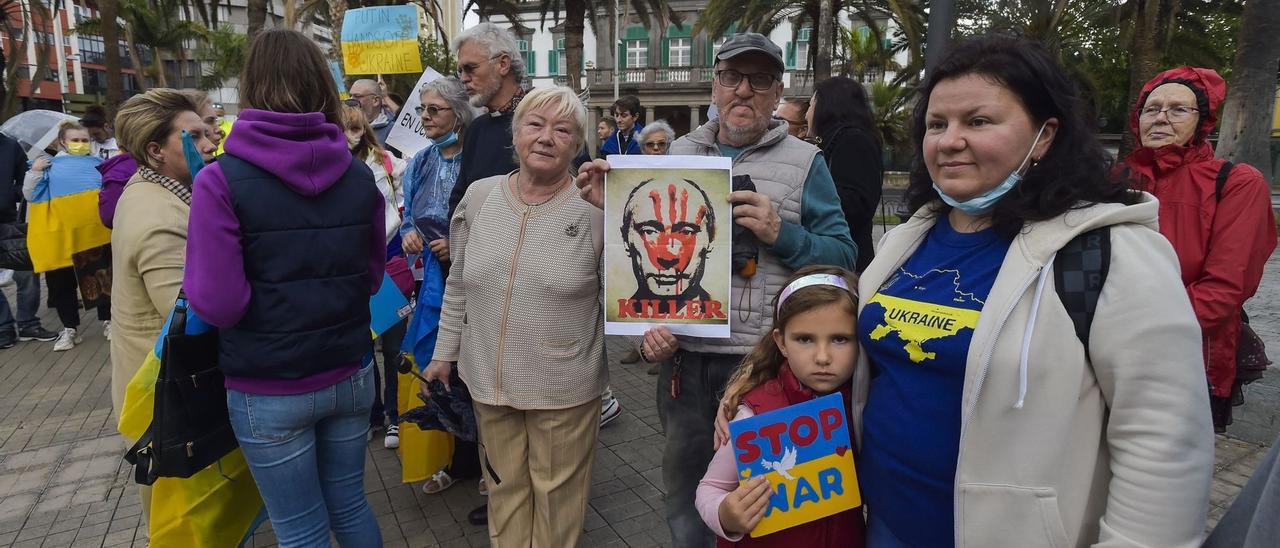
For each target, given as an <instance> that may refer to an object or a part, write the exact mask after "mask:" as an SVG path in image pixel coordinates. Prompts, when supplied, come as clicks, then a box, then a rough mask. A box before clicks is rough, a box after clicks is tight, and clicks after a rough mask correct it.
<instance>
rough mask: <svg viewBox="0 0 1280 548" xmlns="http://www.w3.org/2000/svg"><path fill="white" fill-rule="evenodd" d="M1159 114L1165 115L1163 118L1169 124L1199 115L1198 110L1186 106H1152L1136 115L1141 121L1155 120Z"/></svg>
mask: <svg viewBox="0 0 1280 548" xmlns="http://www.w3.org/2000/svg"><path fill="white" fill-rule="evenodd" d="M1161 112H1163V113H1164V114H1165V117H1166V118H1168V119H1169V121H1170V122H1183V121H1186V120H1187V119H1188V118H1191V115H1192V114H1197V113H1199V112H1200V109H1198V108H1195V107H1186V106H1174V107H1168V108H1160V107H1157V106H1154V105H1152V106H1149V107H1147V108H1144V109H1142V111H1141V112H1139V113H1138V117H1139V118H1142V119H1143V120H1155V119H1156V117H1157V116H1160V113H1161Z"/></svg>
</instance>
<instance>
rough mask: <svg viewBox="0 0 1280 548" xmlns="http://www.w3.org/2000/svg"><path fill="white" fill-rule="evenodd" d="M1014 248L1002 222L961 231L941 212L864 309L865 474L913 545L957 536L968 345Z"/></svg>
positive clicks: (897, 530) (883, 512)
mask: <svg viewBox="0 0 1280 548" xmlns="http://www.w3.org/2000/svg"><path fill="white" fill-rule="evenodd" d="M1008 251H1009V240H1006V239H1003V238H1001V237H999V236H998V235H997V234H996V233H995V231H994V230H992V229H986V230H982V231H979V232H972V233H959V232H956V231H955V230H954V229H953V228H952V227H951V224H950V222H949V220H948V219H947V218H946V217H942V218H940V219H939V220H938V222H937V223H936V224H935V225H934V227H933V228H932V229H931V230H930V232H929V235H928V236H927V237H926V238H925V239H924V241H923V242H921V243H920V246H919V247H918V248H916V250H915V251H914V252H913V253H912V254H911V256H910V257H908V258H907V260H906V261H905V262H904V263H903V264H902V266H900V267H899V268H898V270H897V271H896V272H895V273H894V274H893V275H892V276H891V277H890V278H889V280H888V281H886V282H885V283H884V284H882V285H881V286H880V288H879V290H878V291H877V292H876V294H875V295H874V296H872V297H871V298H870V299H868V300H867V305H866V306H864V307H863V308H862V312H861V314H860V315H859V317H858V342H859V343H860V344H861V345H862V348H863V351H864V352H865V353H866V355H867V358H868V360H869V361H870V362H871V370H872V377H871V386H870V389H869V391H868V394H867V404H866V407H865V408H864V409H863V414H862V423H863V435H862V453H861V454H860V455H859V460H858V483H859V486H860V487H861V489H862V493H863V500H864V501H866V503H867V505H868V506H869V507H871V508H878V512H879V516H880V519H882V520H883V521H884V523H885V525H886V526H887V527H888V528H889V530H890V531H892V532H893V534H894V536H896V537H898V538H899V539H900V540H902V542H903V543H904V544H905V545H908V546H950V545H951V544H952V543H954V523H953V515H954V509H953V504H952V503H953V497H954V494H955V487H954V485H955V465H956V459H957V456H958V454H959V447H960V405H961V399H962V396H963V393H964V379H965V370H966V369H967V366H968V357H969V349H970V348H969V347H970V345H971V343H972V342H973V334H974V331H975V329H976V328H977V326H978V319H979V317H980V316H981V315H982V309H983V306H984V305H985V303H986V300H987V296H988V294H990V293H991V287H992V285H994V284H995V280H996V277H997V276H998V275H999V273H1000V265H1001V263H1003V261H1004V257H1005V255H1006V254H1007V253H1008ZM921 516H929V519H923V520H922V519H921V518H920V517H921Z"/></svg>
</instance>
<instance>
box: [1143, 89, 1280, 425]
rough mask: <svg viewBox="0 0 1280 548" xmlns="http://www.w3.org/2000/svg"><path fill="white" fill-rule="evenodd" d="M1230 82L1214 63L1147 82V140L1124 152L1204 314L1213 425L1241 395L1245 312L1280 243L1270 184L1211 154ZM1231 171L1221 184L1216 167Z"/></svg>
mask: <svg viewBox="0 0 1280 548" xmlns="http://www.w3.org/2000/svg"><path fill="white" fill-rule="evenodd" d="M1226 92H1227V86H1226V82H1224V81H1223V80H1222V77H1221V76H1219V75H1218V73H1217V72H1214V71H1213V70H1212V69H1204V68H1194V67H1181V68H1176V69H1172V70H1168V71H1165V72H1163V73H1161V74H1159V75H1157V76H1156V77H1155V78H1153V79H1152V80H1151V81H1150V82H1147V83H1146V85H1144V86H1143V87H1142V94H1141V95H1139V97H1138V102H1137V104H1136V105H1135V107H1134V110H1133V114H1132V117H1131V119H1130V122H1131V125H1132V127H1133V128H1134V131H1135V132H1136V133H1137V137H1138V140H1139V142H1140V143H1141V144H1142V146H1141V147H1139V148H1138V149H1137V150H1134V151H1133V152H1132V153H1130V154H1129V156H1128V157H1126V158H1125V164H1126V165H1127V167H1128V168H1129V170H1130V172H1131V173H1130V176H1132V177H1133V178H1134V180H1135V184H1136V185H1137V186H1138V188H1141V189H1142V190H1145V191H1147V192H1150V193H1152V194H1154V195H1155V196H1156V198H1158V199H1159V200H1160V232H1161V233H1162V234H1164V235H1165V237H1166V238H1168V239H1169V242H1170V243H1172V244H1173V248H1174V250H1175V251H1176V252H1177V254H1178V262H1179V263H1180V264H1181V266H1182V283H1183V284H1184V285H1186V287H1187V295H1188V296H1189V297H1190V298H1191V305H1192V307H1193V308H1194V309H1195V312H1196V318H1197V319H1198V320H1199V321H1200V330H1201V333H1202V342H1203V345H1204V359H1205V370H1206V371H1207V372H1208V377H1209V390H1210V396H1211V397H1210V404H1211V407H1212V408H1213V424H1214V428H1215V430H1217V431H1218V432H1223V431H1225V430H1226V427H1227V425H1228V424H1231V407H1232V402H1233V400H1234V403H1235V404H1236V405H1239V404H1240V403H1243V397H1242V395H1241V392H1240V383H1239V382H1237V380H1236V350H1237V344H1238V341H1239V338H1240V329H1241V317H1240V311H1241V309H1242V308H1243V306H1244V302H1245V301H1246V300H1248V299H1249V297H1252V296H1253V294H1254V292H1255V291H1257V289H1258V283H1259V282H1260V281H1261V279H1262V268H1263V266H1264V265H1265V264H1266V262H1267V257H1269V256H1270V255H1271V252H1272V250H1274V249H1275V247H1276V221H1275V217H1274V216H1273V214H1272V211H1271V191H1270V187H1268V186H1267V182H1266V180H1265V179H1263V177H1262V174H1261V173H1260V172H1259V171H1258V170H1257V169H1255V168H1254V167H1253V166H1250V165H1247V164H1235V165H1230V164H1228V162H1226V161H1225V160H1220V159H1218V158H1214V156H1213V145H1212V144H1210V143H1209V141H1208V138H1207V137H1208V135H1209V132H1210V131H1211V130H1212V129H1213V126H1214V123H1215V122H1216V121H1217V115H1216V112H1217V110H1218V107H1219V106H1220V105H1221V104H1222V100H1223V98H1224V97H1225V96H1226ZM1224 169H1225V170H1229V171H1227V172H1226V173H1224V174H1223V176H1224V177H1225V180H1224V181H1223V183H1222V184H1221V186H1220V187H1219V183H1218V178H1219V173H1220V172H1222V171H1223V170H1224Z"/></svg>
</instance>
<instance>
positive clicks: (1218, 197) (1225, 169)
mask: <svg viewBox="0 0 1280 548" xmlns="http://www.w3.org/2000/svg"><path fill="white" fill-rule="evenodd" d="M1233 167H1235V164H1233V163H1231V162H1230V161H1227V162H1223V164H1222V167H1221V168H1219V169H1218V181H1217V183H1216V184H1215V185H1214V187H1213V199H1214V201H1217V202H1221V201H1222V187H1225V186H1227V177H1229V176H1231V168H1233Z"/></svg>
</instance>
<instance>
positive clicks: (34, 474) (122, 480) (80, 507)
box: [0, 286, 1275, 548]
mask: <svg viewBox="0 0 1280 548" xmlns="http://www.w3.org/2000/svg"><path fill="white" fill-rule="evenodd" d="M6 292H7V293H9V294H10V302H13V301H12V286H10V287H9V288H6ZM91 316H92V315H86V316H85V318H86V319H85V320H84V321H85V325H84V328H85V330H86V332H85V333H84V338H85V342H84V344H82V345H80V346H78V347H76V348H75V349H73V350H71V351H69V352H64V353H54V352H52V343H40V342H27V343H19V344H18V346H17V347H15V348H11V349H8V350H3V351H0V546H17V547H38V546H47V547H56V546H94V547H115V546H146V532H145V530H143V529H142V528H140V527H139V524H140V510H139V503H138V500H137V497H136V495H135V494H134V493H133V489H132V486H131V484H130V475H129V470H128V469H127V468H126V467H125V466H124V465H123V463H122V461H121V460H120V455H121V454H122V453H123V445H122V443H123V442H122V441H121V439H120V437H119V436H118V435H117V434H116V433H115V428H114V424H113V422H112V421H111V418H110V416H109V413H110V409H111V396H110V381H111V379H110V377H111V371H110V365H109V361H108V357H107V344H106V343H105V341H104V340H103V338H102V332H101V324H100V323H98V322H96V321H92V320H90V319H89V318H90V317H91ZM44 322H45V326H46V327H49V328H53V327H55V326H57V320H56V319H55V318H54V317H53V315H52V313H50V312H49V311H45V318H44ZM620 342H623V344H619V343H620ZM624 344H625V342H624V341H620V340H610V344H609V355H610V358H611V359H610V364H611V368H612V371H611V372H612V383H611V384H612V387H613V390H614V393H615V394H616V395H617V397H618V398H619V400H621V402H622V404H623V409H624V413H623V415H622V417H620V418H619V419H618V420H617V421H616V422H615V423H614V424H612V425H610V426H609V427H608V428H606V429H604V430H603V431H602V432H601V433H600V447H599V450H598V451H597V453H596V461H595V468H594V477H593V479H592V492H591V504H590V509H589V510H588V515H587V519H586V529H587V533H586V536H585V541H584V543H583V544H584V545H586V546H661V545H665V544H667V543H668V541H669V538H668V534H667V527H666V524H665V522H664V521H663V518H662V505H663V493H662V474H661V462H662V444H663V439H662V433H661V427H660V425H659V423H658V416H657V411H656V408H655V407H654V392H655V388H654V384H653V377H650V376H647V375H645V374H644V367H643V366H636V365H632V366H623V365H620V364H619V363H618V361H617V360H618V358H619V357H620V356H621V355H622V353H623V352H624ZM1271 374H1275V372H1274V371H1273V372H1272V373H1271ZM1217 446H1218V452H1217V468H1216V469H1215V476H1214V478H1215V479H1214V485H1213V493H1212V498H1211V502H1212V503H1213V507H1212V510H1211V512H1210V518H1211V520H1212V521H1215V522H1216V520H1217V519H1218V518H1219V517H1220V516H1221V515H1222V513H1223V512H1224V511H1225V508H1226V507H1227V506H1228V505H1229V504H1230V502H1231V500H1232V499H1233V498H1234V496H1235V494H1236V493H1237V492H1238V491H1239V489H1240V486H1241V485H1243V483H1244V481H1245V479H1246V478H1247V477H1248V476H1249V474H1250V473H1251V472H1252V470H1253V469H1254V467H1256V466H1257V462H1258V460H1259V459H1260V458H1261V457H1262V455H1263V453H1264V451H1263V450H1262V448H1260V447H1259V446H1257V445H1252V444H1249V443H1246V442H1241V441H1237V440H1232V439H1229V438H1225V437H1221V436H1220V437H1219V438H1218V444H1217ZM369 447H370V449H369V452H368V458H367V460H366V479H365V486H366V487H365V489H366V493H367V494H368V496H369V501H370V504H371V505H372V508H373V510H374V514H375V515H376V516H377V519H378V523H379V525H380V526H381V528H382V531H383V536H384V540H385V543H386V545H387V546H392V547H395V546H411V547H415V548H417V547H423V546H458V547H462V546H484V545H487V544H488V539H487V536H486V533H485V531H484V530H483V529H481V528H478V527H473V526H471V525H469V524H467V523H466V514H467V512H468V511H470V510H471V509H473V508H475V507H476V506H478V505H480V504H482V503H483V498H482V497H480V496H479V495H478V494H477V493H476V490H475V485H474V483H467V484H459V485H456V486H454V487H453V488H452V489H450V490H448V491H446V492H445V493H443V494H440V495H432V496H428V495H424V494H423V493H422V492H421V490H419V489H418V485H404V484H401V483H400V482H399V478H400V471H399V460H398V458H397V457H396V454H395V452H394V451H388V450H385V449H382V445H381V440H379V439H375V441H374V442H373V443H371V444H370V446H369ZM249 545H250V546H255V547H265V546H273V545H274V537H273V536H272V535H271V532H270V526H269V525H264V526H263V527H262V528H261V529H260V530H259V531H258V532H257V534H255V535H254V536H253V538H252V540H251V542H250V543H249Z"/></svg>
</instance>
